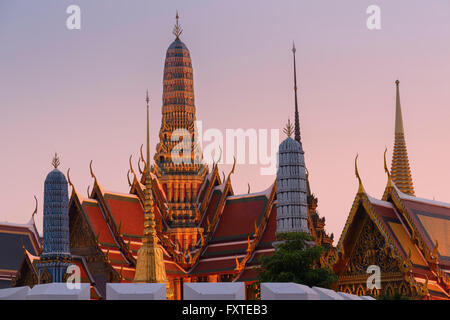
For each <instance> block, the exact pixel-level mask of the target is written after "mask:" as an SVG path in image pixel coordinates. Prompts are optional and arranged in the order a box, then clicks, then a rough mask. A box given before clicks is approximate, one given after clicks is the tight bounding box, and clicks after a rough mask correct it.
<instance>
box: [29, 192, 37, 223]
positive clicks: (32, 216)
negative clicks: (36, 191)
mask: <svg viewBox="0 0 450 320" xmlns="http://www.w3.org/2000/svg"><path fill="white" fill-rule="evenodd" d="M34 201H35V202H36V206H35V208H34V211H33V214H32V215H31V218H33V219H34V216H35V215H36V214H37V210H38V200H37V198H36V196H34Z"/></svg>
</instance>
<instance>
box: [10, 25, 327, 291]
mask: <svg viewBox="0 0 450 320" xmlns="http://www.w3.org/2000/svg"><path fill="white" fill-rule="evenodd" d="M181 32H182V30H181V27H180V25H179V23H178V16H177V22H176V25H175V28H174V32H173V33H174V35H175V40H174V41H173V42H172V43H171V44H170V45H169V48H168V49H167V53H166V61H165V65H164V79H163V86H164V87H163V104H162V121H161V128H160V132H159V143H158V144H157V147H156V153H155V154H154V157H153V159H154V164H153V165H151V164H150V161H149V159H150V155H149V148H148V145H149V142H148V141H149V137H148V135H149V129H148V126H147V150H146V151H147V156H146V157H144V155H143V150H142V149H143V148H142V147H141V152H140V159H139V160H138V166H137V168H138V170H137V171H135V169H134V167H133V164H132V163H133V161H132V157H131V156H130V160H129V172H128V183H129V193H126V194H125V193H118V192H113V191H109V190H108V189H106V188H104V186H103V185H102V184H101V183H100V180H99V179H98V177H97V176H96V175H95V172H94V171H95V170H94V166H93V162H91V164H90V171H91V176H92V179H93V187H92V188H91V189H90V190H89V191H88V192H89V193H88V196H87V197H84V196H82V195H81V194H80V193H79V192H78V189H77V188H76V186H75V185H74V184H73V182H72V181H71V179H70V175H69V172H68V173H67V180H68V183H69V185H70V186H71V189H72V193H71V195H70V198H69V204H68V219H69V242H70V254H71V262H72V264H75V265H77V266H78V267H79V268H80V270H81V279H82V282H88V283H91V289H92V290H91V291H92V294H91V295H92V297H93V298H98V299H102V298H104V297H105V294H106V292H105V291H106V289H105V284H106V283H108V282H166V283H167V284H168V298H171V299H182V297H183V292H182V285H183V283H184V282H229V281H243V282H245V283H246V287H247V288H248V291H247V297H249V298H251V297H253V295H254V291H253V289H252V288H253V285H252V284H253V283H254V282H255V281H256V280H257V277H258V268H259V266H260V263H259V257H261V256H263V255H270V254H272V253H273V252H274V250H275V249H274V246H273V242H275V241H276V233H277V181H276V180H275V179H274V182H273V183H272V184H271V185H270V186H269V187H268V188H266V189H265V190H262V191H260V192H255V193H247V194H239V195H237V194H235V193H234V191H233V188H232V183H231V180H232V176H233V173H234V171H235V165H233V168H232V170H231V171H230V172H229V173H228V174H227V175H226V176H224V177H221V176H220V175H219V170H218V165H217V163H213V164H212V167H211V168H210V167H209V166H208V165H207V164H205V163H203V161H202V153H201V150H200V149H199V147H198V144H197V143H196V141H197V137H196V135H197V132H196V128H195V103H194V90H193V69H192V61H191V58H190V53H189V50H188V48H187V46H186V45H185V44H184V43H183V42H182V41H181V39H180V35H181ZM295 87H296V84H295ZM146 100H147V108H148V104H149V98H148V96H147V98H146ZM296 100H297V95H296ZM147 110H148V109H147ZM296 116H297V120H296V124H295V125H296V127H297V128H298V129H299V121H298V108H297V103H296ZM147 124H148V118H147ZM289 139H290V142H289V144H290V145H292V144H294V145H295V147H296V148H297V149H296V150H294V151H295V152H297V154H300V153H301V151H302V150H301V147H300V149H299V147H298V146H299V145H300V142H297V141H294V139H292V138H289ZM180 141H183V143H181V145H180ZM185 141H191V142H193V143H192V144H190V145H185V144H184V142H185ZM281 149H282V148H281ZM291 151H292V150H291ZM299 152H300V153H299ZM297 160H300V158H299V159H297ZM141 164H143V167H142V168H141ZM298 165H299V163H297V166H298ZM302 168H303V171H302V173H301V176H299V177H298V178H300V180H301V185H300V186H299V187H300V189H299V191H298V192H299V194H298V195H299V198H300V199H301V203H300V205H299V208H300V211H298V212H296V214H297V215H298V216H299V219H297V220H298V221H297V222H296V225H298V228H297V227H296V229H295V230H294V229H292V230H291V231H308V230H310V231H309V232H310V233H311V234H312V235H313V236H316V235H319V234H321V235H320V236H319V237H318V238H317V239H318V240H316V241H317V242H318V243H329V245H330V246H331V244H332V237H331V238H329V237H327V236H324V235H326V234H325V232H324V230H323V226H324V219H323V218H318V214H317V212H316V205H317V199H316V198H314V197H313V195H312V194H311V193H310V191H309V183H308V177H307V175H306V168H305V166H304V164H303V167H302ZM291 187H292V186H291ZM298 192H297V193H298ZM313 217H317V219H315V218H313ZM325 239H330V240H328V242H327V240H325ZM26 257H27V258H26V259H25V260H24V262H23V263H22V265H21V267H20V268H19V273H18V276H17V277H16V283H21V284H23V283H27V284H28V285H31V286H32V285H34V284H36V283H37V282H36V281H35V279H36V278H37V268H36V266H37V265H38V263H39V261H40V257H39V256H32V255H31V254H30V253H29V252H27V253H26ZM152 261H153V262H152ZM162 269H164V270H162ZM163 271H164V272H163ZM33 279H34V280H33Z"/></svg>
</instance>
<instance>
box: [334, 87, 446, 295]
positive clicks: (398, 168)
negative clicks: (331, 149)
mask: <svg viewBox="0 0 450 320" xmlns="http://www.w3.org/2000/svg"><path fill="white" fill-rule="evenodd" d="M380 158H381V157H380ZM380 160H381V159H380ZM380 162H381V161H380ZM384 168H385V172H386V175H387V183H386V187H385V190H384V194H383V196H382V198H381V199H376V198H373V197H371V196H370V195H369V194H368V193H367V192H366V191H365V189H364V186H363V183H362V179H361V177H360V176H359V173H358V167H357V159H355V174H356V176H357V178H358V182H359V187H358V192H357V194H356V196H355V200H354V202H353V206H352V208H351V210H350V213H349V215H348V218H347V222H346V223H345V226H344V230H343V231H342V234H341V236H340V239H339V242H338V244H337V247H336V254H335V256H334V258H333V259H332V261H331V265H332V266H333V269H334V271H335V273H336V274H337V275H338V278H339V290H340V291H345V292H347V293H354V294H358V295H373V296H378V297H382V296H406V297H410V298H414V299H449V298H450V276H449V272H450V243H449V238H448V235H449V233H450V204H448V203H443V202H438V201H434V200H428V199H423V198H418V197H415V195H414V188H413V182H412V177H411V170H410V166H409V160H408V154H407V150H406V143H405V135H404V128H403V120H402V113H401V105H400V93H399V81H398V80H397V81H396V115H395V143H394V151H393V157H392V166H391V170H390V171H389V169H388V167H387V163H386V152H385V154H384ZM371 265H375V266H378V267H379V268H380V271H381V288H372V289H369V288H368V286H367V283H366V281H367V279H368V276H369V275H368V273H367V269H368V267H369V266H371Z"/></svg>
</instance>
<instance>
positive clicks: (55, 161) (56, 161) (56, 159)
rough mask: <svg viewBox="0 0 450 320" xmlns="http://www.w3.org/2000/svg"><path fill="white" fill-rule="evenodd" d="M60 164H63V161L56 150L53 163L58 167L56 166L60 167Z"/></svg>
mask: <svg viewBox="0 0 450 320" xmlns="http://www.w3.org/2000/svg"><path fill="white" fill-rule="evenodd" d="M60 164H61V162H60V161H59V157H58V154H57V153H56V152H55V156H54V157H53V160H52V165H53V167H54V168H55V169H56V168H58V166H59V165H60Z"/></svg>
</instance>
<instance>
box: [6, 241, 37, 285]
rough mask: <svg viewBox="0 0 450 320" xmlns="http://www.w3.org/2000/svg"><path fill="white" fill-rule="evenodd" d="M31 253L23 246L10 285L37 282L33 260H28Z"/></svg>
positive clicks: (33, 283)
mask: <svg viewBox="0 0 450 320" xmlns="http://www.w3.org/2000/svg"><path fill="white" fill-rule="evenodd" d="M30 256H31V253H29V252H28V250H27V249H25V248H24V252H23V257H22V261H21V262H20V265H19V268H18V270H17V273H16V276H15V277H14V278H13V279H12V283H11V284H12V286H13V287H16V286H17V287H19V286H30V287H31V288H32V287H33V286H34V285H36V284H37V283H38V279H39V274H38V271H37V269H36V268H35V266H34V264H33V262H32V261H31V260H30Z"/></svg>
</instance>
